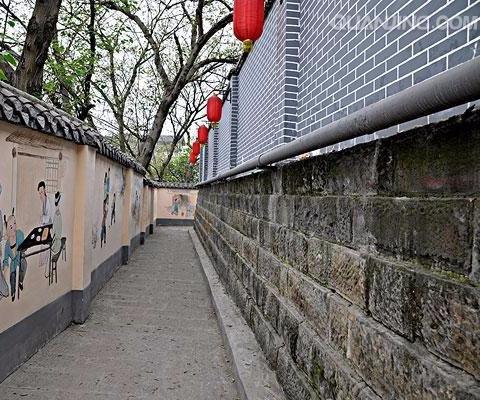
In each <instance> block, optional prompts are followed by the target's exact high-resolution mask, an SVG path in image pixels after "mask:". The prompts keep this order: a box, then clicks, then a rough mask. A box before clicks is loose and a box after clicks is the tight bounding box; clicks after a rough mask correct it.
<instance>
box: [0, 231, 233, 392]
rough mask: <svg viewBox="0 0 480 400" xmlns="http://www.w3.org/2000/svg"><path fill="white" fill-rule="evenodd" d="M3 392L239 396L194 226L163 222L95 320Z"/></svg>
mask: <svg viewBox="0 0 480 400" xmlns="http://www.w3.org/2000/svg"><path fill="white" fill-rule="evenodd" d="M0 393H1V398H2V399H16V398H22V399H25V398H27V399H28V398H32V399H35V400H44V399H45V400H46V399H48V400H54V399H69V400H74V399H83V400H87V399H115V400H120V399H162V400H168V399H172V400H173V399H178V400H184V399H195V398H198V399H229V400H232V399H236V398H237V396H238V395H237V392H236V386H235V381H234V376H233V373H232V369H231V366H230V365H229V361H228V359H227V355H226V352H225V350H224V347H223V343H222V339H221V336H220V332H219V329H218V326H217V321H216V317H215V314H214V311H213V308H212V305H211V301H210V297H209V294H208V291H207V285H206V283H205V281H204V278H203V276H202V271H201V266H200V263H199V262H198V261H197V257H196V254H195V250H194V248H193V245H192V242H191V239H190V236H189V234H188V230H187V229H185V228H159V229H157V231H156V233H155V234H154V235H153V236H151V237H150V238H149V240H147V241H146V244H145V246H143V247H142V251H138V252H135V253H134V255H133V256H132V258H131V260H130V262H129V264H128V265H126V266H123V267H121V268H120V269H119V270H118V272H117V273H116V274H115V275H114V277H113V278H112V279H111V280H110V281H109V282H108V283H107V285H106V286H105V287H104V288H103V290H102V291H101V292H100V293H99V295H98V296H97V298H96V299H95V301H94V303H93V304H92V311H91V316H90V318H89V319H88V320H87V321H86V323H85V324H84V325H72V326H70V327H69V328H68V329H67V330H65V331H64V332H63V333H61V334H60V335H58V336H57V337H56V338H54V339H53V340H51V341H50V342H49V343H48V344H47V345H46V346H45V347H43V348H42V349H41V350H40V351H39V352H38V353H37V354H35V355H34V356H33V357H32V358H31V359H30V360H29V361H28V362H26V363H25V364H23V365H22V366H21V367H20V368H19V369H18V370H17V371H16V372H14V373H13V374H12V375H10V376H9V377H8V378H7V379H6V380H5V381H4V382H3V383H2V384H0Z"/></svg>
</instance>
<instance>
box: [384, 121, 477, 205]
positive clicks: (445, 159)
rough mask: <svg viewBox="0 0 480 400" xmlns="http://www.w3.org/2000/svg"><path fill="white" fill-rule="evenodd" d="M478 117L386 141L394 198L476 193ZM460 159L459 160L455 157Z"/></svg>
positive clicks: (420, 130) (445, 123)
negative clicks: (390, 158) (398, 196)
mask: <svg viewBox="0 0 480 400" xmlns="http://www.w3.org/2000/svg"><path fill="white" fill-rule="evenodd" d="M479 120H480V118H479V115H478V113H477V114H474V115H471V116H469V117H459V118H452V119H450V120H449V121H444V122H441V123H439V124H432V125H429V126H427V127H424V128H420V129H418V131H419V132H418V134H412V132H408V134H403V135H398V136H394V137H391V138H388V139H386V140H385V141H384V143H382V147H384V148H386V149H388V151H389V152H390V154H391V157H392V161H393V162H392V169H393V171H392V175H393V180H392V185H391V186H390V187H386V188H385V189H386V190H387V191H388V192H389V193H392V194H394V195H403V194H410V195H411V194H416V195H418V194H439V195H441V196H452V195H454V194H460V195H472V194H478V193H479V192H480V165H479V163H478V160H479V159H480V129H479V126H480V125H479ZM459 155H461V157H459Z"/></svg>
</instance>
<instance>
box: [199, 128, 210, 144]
mask: <svg viewBox="0 0 480 400" xmlns="http://www.w3.org/2000/svg"><path fill="white" fill-rule="evenodd" d="M197 141H198V143H200V144H206V143H207V142H208V128H207V127H206V126H205V125H202V126H200V127H199V128H198V134H197Z"/></svg>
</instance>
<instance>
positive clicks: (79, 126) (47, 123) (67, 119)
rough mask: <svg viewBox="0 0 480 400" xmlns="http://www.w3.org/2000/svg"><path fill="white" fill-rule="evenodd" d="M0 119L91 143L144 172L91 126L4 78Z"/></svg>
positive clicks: (111, 157)
mask: <svg viewBox="0 0 480 400" xmlns="http://www.w3.org/2000/svg"><path fill="white" fill-rule="evenodd" d="M0 120H2V121H5V122H8V123H10V124H14V125H19V126H23V127H25V128H30V129H33V130H35V131H38V132H41V133H44V134H47V135H52V136H56V137H58V138H60V139H64V140H67V141H70V142H73V143H76V144H80V145H87V146H91V147H94V148H95V149H96V150H97V152H98V153H99V154H101V155H103V156H105V157H107V158H109V159H111V160H113V161H115V162H117V163H119V164H121V165H123V166H125V167H128V168H132V169H133V170H134V171H135V172H137V173H139V174H141V175H145V174H146V173H147V171H146V170H145V168H143V166H142V165H140V164H139V163H138V162H137V161H135V160H134V159H132V158H131V157H129V156H128V155H126V154H125V153H123V152H122V151H120V150H119V149H117V148H116V147H115V146H113V145H112V144H110V143H108V142H107V140H106V139H105V138H104V137H103V136H102V135H101V134H100V133H99V132H98V131H97V130H96V129H95V128H93V127H91V126H90V125H88V124H86V123H85V122H83V121H81V120H79V119H78V118H75V117H74V116H72V115H70V114H68V113H66V112H65V111H63V110H60V109H58V108H56V107H54V106H52V105H50V104H47V103H45V102H43V101H41V100H39V99H37V98H36V97H33V96H31V95H29V94H27V93H25V92H23V91H21V90H18V89H17V88H14V87H13V86H10V85H8V84H6V83H5V82H0Z"/></svg>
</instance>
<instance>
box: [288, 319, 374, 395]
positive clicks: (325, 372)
mask: <svg viewBox="0 0 480 400" xmlns="http://www.w3.org/2000/svg"><path fill="white" fill-rule="evenodd" d="M279 359H280V357H279ZM297 363H298V365H299V367H300V369H301V370H302V371H304V372H305V373H306V374H307V376H308V379H309V381H310V382H311V384H312V386H313V388H314V389H315V391H316V392H317V393H318V394H319V398H321V399H365V400H366V399H370V400H374V399H375V400H380V398H379V397H378V396H377V395H376V394H375V393H374V392H372V390H371V389H369V388H368V387H367V385H366V384H365V382H364V381H363V380H362V379H361V378H360V377H359V376H358V374H356V373H355V371H353V370H352V369H351V368H350V367H349V366H348V365H347V363H346V362H345V361H344V359H343V358H342V357H341V356H339V354H338V353H336V352H334V351H332V350H330V349H329V347H328V346H326V345H325V344H324V343H323V342H322V341H321V338H320V337H318V336H317V335H316V333H315V332H314V331H313V330H312V329H310V328H309V327H308V326H307V325H306V324H302V325H301V326H300V328H299V336H298V343H297Z"/></svg>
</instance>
